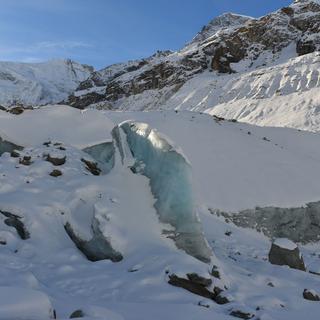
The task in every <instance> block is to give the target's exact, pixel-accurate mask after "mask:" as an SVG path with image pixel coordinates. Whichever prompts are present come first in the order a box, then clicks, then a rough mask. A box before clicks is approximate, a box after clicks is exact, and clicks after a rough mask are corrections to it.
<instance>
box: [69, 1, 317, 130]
mask: <svg viewBox="0 0 320 320" xmlns="http://www.w3.org/2000/svg"><path fill="white" fill-rule="evenodd" d="M319 21H320V4H319V3H318V2H317V1H311V0H303V1H302V0H300V1H295V2H294V3H293V4H292V5H290V6H289V7H286V8H282V9H280V10H278V11H276V12H274V13H271V14H269V15H266V16H264V17H261V18H259V19H254V18H250V17H246V16H240V15H236V14H231V13H227V14H224V15H222V16H220V17H217V18H215V19H214V20H212V21H211V22H210V23H209V24H208V25H207V26H205V27H204V28H203V29H202V31H201V32H199V34H197V35H196V36H195V38H194V39H193V40H192V41H191V42H190V43H188V44H187V45H186V46H185V47H184V48H182V49H181V50H180V51H178V52H170V51H165V52H158V53H156V54H155V55H153V56H151V57H149V58H147V59H142V60H138V61H131V62H128V63H123V64H118V65H112V66H110V67H107V68H105V69H103V70H101V71H97V72H94V73H93V74H92V76H91V77H89V79H87V80H86V81H84V82H83V83H81V84H80V86H79V87H78V90H76V91H75V92H74V94H72V95H71V96H70V97H69V98H68V100H66V102H67V103H68V104H70V105H72V106H74V107H77V108H85V107H90V106H92V107H98V108H105V109H113V110H153V109H178V110H179V109H183V110H193V111H206V112H210V113H212V114H217V115H219V116H221V117H228V118H230V117H232V118H235V119H238V120H241V121H246V122H249V123H253V124H262V125H273V126H289V127H295V128H299V129H306V130H319V129H320V127H319V121H320V118H319V112H318V108H319V100H320V90H319V86H320V76H319V72H318V70H319V53H318V52H319V49H320V22H319Z"/></svg>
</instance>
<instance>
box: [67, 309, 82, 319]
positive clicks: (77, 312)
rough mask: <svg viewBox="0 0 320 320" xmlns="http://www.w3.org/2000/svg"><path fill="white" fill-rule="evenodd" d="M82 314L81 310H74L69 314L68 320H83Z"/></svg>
mask: <svg viewBox="0 0 320 320" xmlns="http://www.w3.org/2000/svg"><path fill="white" fill-rule="evenodd" d="M83 317H84V312H83V311H82V310H81V309H78V310H75V311H73V312H72V313H71V315H70V317H69V319H76V318H83Z"/></svg>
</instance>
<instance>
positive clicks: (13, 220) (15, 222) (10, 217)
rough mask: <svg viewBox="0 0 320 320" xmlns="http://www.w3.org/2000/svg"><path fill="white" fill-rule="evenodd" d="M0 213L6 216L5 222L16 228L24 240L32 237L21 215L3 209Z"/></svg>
mask: <svg viewBox="0 0 320 320" xmlns="http://www.w3.org/2000/svg"><path fill="white" fill-rule="evenodd" d="M0 214H2V215H3V216H5V217H6V219H5V220H4V223H5V224H6V225H7V226H9V227H13V228H15V229H16V231H17V233H18V235H19V236H20V238H21V239H22V240H26V239H29V238H30V233H29V232H28V230H27V229H26V227H25V225H24V223H23V222H22V221H21V217H19V216H17V215H16V214H13V213H10V212H7V211H1V210H0Z"/></svg>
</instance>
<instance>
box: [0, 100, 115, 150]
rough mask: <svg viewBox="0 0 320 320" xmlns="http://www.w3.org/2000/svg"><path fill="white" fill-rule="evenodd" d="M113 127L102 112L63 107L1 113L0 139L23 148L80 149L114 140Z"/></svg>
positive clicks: (52, 106)
mask: <svg viewBox="0 0 320 320" xmlns="http://www.w3.org/2000/svg"><path fill="white" fill-rule="evenodd" d="M113 127H114V124H113V123H112V122H111V121H109V120H108V119H107V118H102V117H101V115H100V113H99V111H97V110H87V111H80V110H77V109H74V108H70V107H68V106H63V105H50V106H46V107H43V108H39V109H36V110H33V111H31V110H28V111H25V112H24V113H23V114H21V115H19V116H16V115H12V114H10V113H7V112H3V111H0V137H1V138H2V139H4V140H7V141H10V142H13V143H15V144H17V145H20V146H31V145H39V144H41V143H43V142H45V141H51V140H52V141H61V142H64V143H66V144H70V145H73V146H76V147H79V148H81V149H82V148H85V147H89V146H91V145H94V144H99V143H104V142H108V141H111V140H112V137H111V133H110V132H111V130H112V128H113Z"/></svg>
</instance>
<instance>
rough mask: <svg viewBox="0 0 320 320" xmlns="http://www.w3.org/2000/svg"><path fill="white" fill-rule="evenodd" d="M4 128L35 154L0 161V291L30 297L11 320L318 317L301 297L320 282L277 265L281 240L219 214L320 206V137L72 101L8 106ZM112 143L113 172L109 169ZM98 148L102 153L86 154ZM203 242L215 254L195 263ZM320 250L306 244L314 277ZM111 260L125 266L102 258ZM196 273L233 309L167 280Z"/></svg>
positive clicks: (0, 124) (1, 309)
mask: <svg viewBox="0 0 320 320" xmlns="http://www.w3.org/2000/svg"><path fill="white" fill-rule="evenodd" d="M60 116H61V117H63V118H64V119H63V121H64V122H63V124H62V125H59V121H57V119H59V117H60ZM31 118H32V119H34V121H35V122H31V121H29V119H31ZM88 120H90V124H88V125H87V126H86V127H84V130H81V128H82V126H85V125H86V124H87V123H88ZM40 122H41V123H43V126H42V127H41V126H39V127H37V126H35V125H34V123H40ZM54 123H56V130H54ZM0 128H1V133H0V136H1V138H3V139H4V138H5V140H7V141H14V142H15V143H16V144H18V145H22V146H26V148H25V149H23V150H21V151H15V152H12V153H11V154H10V153H3V154H2V156H1V157H0V171H1V175H0V243H1V253H0V261H1V263H0V266H1V267H0V274H1V277H0V295H3V296H5V295H6V294H7V293H8V292H9V293H10V294H11V296H13V295H15V293H16V292H18V293H19V296H18V299H17V300H15V301H16V304H14V305H13V306H14V307H12V302H11V301H9V302H10V303H9V302H8V299H1V302H0V318H1V317H2V318H6V319H7V315H8V310H9V312H10V315H11V316H12V317H11V318H12V319H38V318H40V317H42V319H48V318H49V317H50V316H51V317H53V316H54V313H55V314H56V316H57V318H58V319H66V318H68V317H69V315H70V314H71V313H72V312H73V311H75V310H77V309H81V310H82V312H83V314H84V315H86V316H87V318H88V319H106V316H108V319H111V320H112V319H113V320H120V319H125V320H138V319H139V320H140V319H150V318H152V319H157V320H158V319H159V320H160V319H164V318H168V319H172V318H174V319H187V320H188V319H190V320H191V319H195V318H196V319H200V320H205V319H213V318H214V319H221V320H230V319H233V318H232V317H230V316H229V315H230V313H232V311H234V310H241V311H243V312H245V313H249V314H252V315H255V317H256V318H260V319H284V320H287V319H291V320H296V319H300V318H301V317H302V316H304V317H308V319H310V320H316V319H317V318H318V313H319V305H318V303H316V302H315V303H310V302H308V301H306V300H304V299H303V297H302V292H303V290H304V289H305V288H308V289H310V290H311V289H315V290H316V291H317V290H318V288H319V287H320V278H319V276H317V275H315V274H310V273H306V272H301V271H297V270H291V269H287V268H286V267H279V266H273V265H271V264H269V263H268V261H267V253H268V250H269V248H270V244H271V243H270V239H269V238H267V237H265V236H264V235H262V234H259V233H257V232H256V231H254V230H249V229H241V228H238V227H236V226H235V225H233V224H231V223H230V221H232V220H230V219H229V220H228V221H225V220H224V219H223V218H221V217H218V216H217V215H216V214H215V211H216V210H220V211H221V212H228V213H230V212H238V211H240V210H242V209H252V208H254V207H255V206H261V207H265V206H269V207H271V208H272V207H275V206H276V207H282V208H292V207H304V205H305V204H306V203H309V202H311V201H319V194H320V190H319V183H318V182H319V179H320V176H319V175H320V174H319V172H320V152H319V150H320V142H319V141H320V139H319V134H315V133H308V132H300V131H297V130H293V129H282V128H260V127H255V126H251V125H247V124H240V123H234V122H230V121H223V120H221V119H218V118H215V117H212V116H210V115H208V114H201V113H195V112H182V111H181V112H180V111H179V112H174V111H162V112H161V111H158V112H145V113H142V112H129V113H120V112H110V111H108V112H101V111H100V112H98V111H96V110H89V111H86V112H81V111H80V110H76V109H73V108H68V107H67V106H55V107H53V106H48V107H44V108H42V109H38V110H30V111H25V112H24V113H23V114H22V115H19V116H14V115H10V114H8V113H6V112H2V111H0ZM14 128H18V130H14ZM73 130H74V131H75V133H74V135H73V136H70V132H72V131H73ZM101 143H105V144H106V146H107V144H109V145H108V147H106V149H105V151H106V152H107V153H109V154H108V155H107V156H106V157H104V159H105V161H108V162H110V165H111V168H110V171H109V172H108V173H107V174H100V175H97V174H99V173H100V172H99V169H98V168H97V165H98V166H99V162H98V163H97V164H95V161H98V160H97V158H99V157H98V150H102V149H101V148H102V147H101ZM0 144H1V140H0ZM110 144H112V145H113V147H111V145H110ZM95 145H98V147H96V149H95V152H93V150H94V148H95ZM89 146H91V147H90V151H89V149H88V148H86V149H85V150H86V151H87V152H90V154H91V156H90V155H89V154H88V153H86V152H84V150H81V149H82V148H84V147H89ZM0 150H1V147H0ZM92 157H95V159H94V158H92ZM101 160H102V157H100V158H99V161H101ZM189 170H191V171H192V176H191V175H190V171H189ZM57 171H59V172H57ZM288 210H289V209H288ZM317 214H319V212H318V213H317ZM234 215H235V216H236V213H234ZM310 226H311V225H310ZM307 227H308V226H306V228H307ZM312 227H314V226H312ZM293 233H296V230H294V231H293ZM203 246H205V248H206V249H205V252H209V256H210V257H209V259H202V258H203V256H201V255H200V256H198V255H197V252H196V251H197V250H199V251H198V254H199V253H200V252H201V250H202V249H203V248H204V247H203ZM110 248H112V250H111V251H110ZM195 250H196V251H195ZM207 250H208V251H207ZM318 250H319V244H316V243H314V244H309V245H308V246H302V253H303V254H304V259H305V262H306V264H307V268H308V270H311V271H313V272H319V271H320V270H319V261H318V260H319V258H318V255H317V254H316V253H317V252H318ZM116 253H117V255H115V254H116ZM119 254H121V256H119ZM205 254H207V253H205ZM101 256H104V257H105V258H107V257H108V258H109V259H111V260H112V259H113V261H118V262H111V261H110V260H100V259H97V260H100V261H94V260H95V258H97V257H100V258H101ZM88 259H89V260H91V261H88ZM213 265H215V266H216V267H213ZM212 268H213V269H214V270H217V269H216V268H219V271H220V278H221V279H217V278H215V277H214V276H212V275H210V272H211V269H212ZM190 272H196V273H197V274H198V275H201V276H204V277H205V278H207V279H210V280H211V281H213V283H212V285H210V286H209V290H213V287H215V286H219V287H220V288H222V289H224V293H223V295H225V296H227V297H228V300H229V303H227V304H225V305H218V304H216V303H215V302H213V301H212V300H210V299H206V298H203V297H200V296H197V295H194V294H192V293H190V292H187V291H185V290H183V289H181V288H176V287H173V286H170V285H169V284H168V281H170V276H172V274H175V275H178V276H180V277H186V273H190ZM8 286H9V287H11V289H10V290H9V291H8ZM226 288H227V289H226ZM203 290H204V289H203ZM35 300H37V301H38V302H39V303H37V304H35V303H34V301H35ZM9 308H11V309H9ZM10 310H11V311H10ZM54 310H55V311H54Z"/></svg>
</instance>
